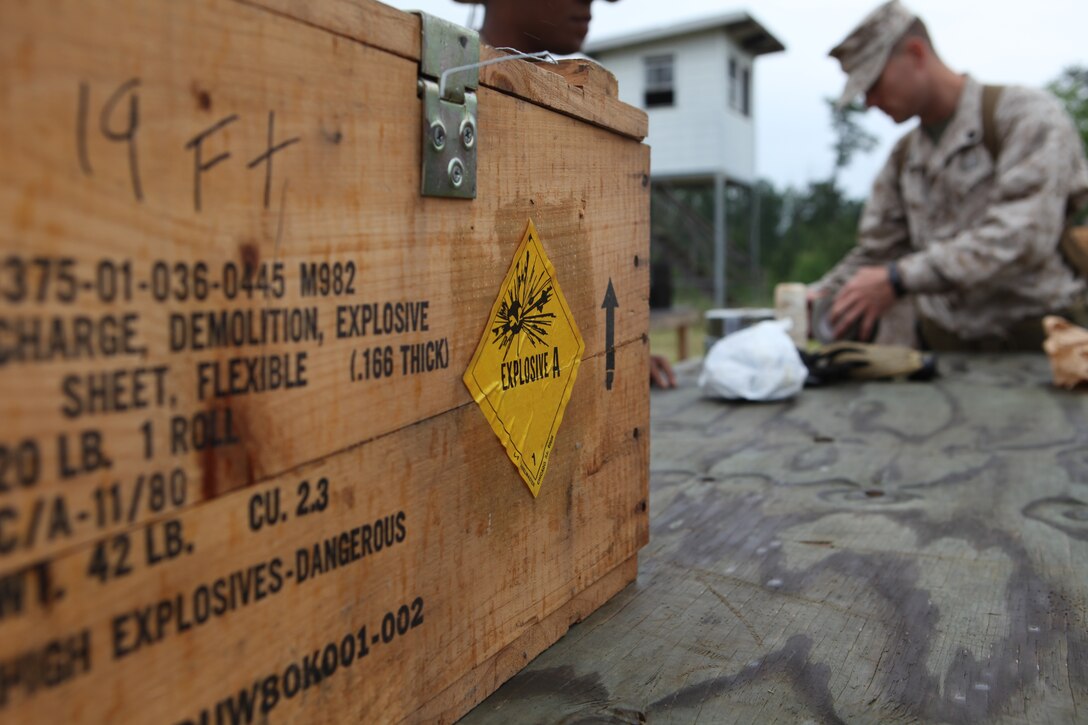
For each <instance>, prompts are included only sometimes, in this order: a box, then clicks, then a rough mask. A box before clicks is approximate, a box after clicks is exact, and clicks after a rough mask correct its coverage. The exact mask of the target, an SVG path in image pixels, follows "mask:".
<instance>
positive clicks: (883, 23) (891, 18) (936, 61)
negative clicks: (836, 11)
mask: <svg viewBox="0 0 1088 725" xmlns="http://www.w3.org/2000/svg"><path fill="white" fill-rule="evenodd" d="M830 55H831V57H833V58H835V59H837V60H838V61H839V63H840V65H841V66H842V69H843V72H845V73H846V74H847V79H846V88H845V89H844V91H843V94H842V96H841V97H840V98H839V100H838V103H839V105H840V106H845V105H847V104H849V103H850V102H852V101H853V100H854V99H855V98H857V97H858V96H859V95H861V94H864V95H865V104H866V106H869V107H872V106H876V107H877V108H879V109H880V110H881V111H883V112H884V113H886V114H887V115H888V116H890V117H891V118H892V119H893V120H894V121H895V122H896V123H902V122H904V121H906V120H908V119H910V118H913V117H914V116H918V115H921V114H922V113H923V112H924V110H925V109H926V108H927V107H929V106H930V105H931V104H932V102H933V96H934V88H935V85H934V80H935V78H936V77H937V75H938V71H939V70H940V69H943V68H944V65H943V63H942V62H941V60H940V58H939V57H938V56H937V54H936V52H935V51H934V50H933V44H932V42H931V41H930V38H929V31H927V30H926V26H925V24H924V23H923V22H922V21H921V20H920V19H919V18H918V17H916V16H915V15H914V14H913V13H911V12H910V11H909V10H907V9H906V8H905V7H904V6H903V5H902V4H901V3H900V2H899V0H891V1H890V2H887V3H885V4H883V5H881V6H880V7H878V8H877V9H876V10H874V11H873V12H871V13H870V14H869V15H868V16H866V18H865V19H864V20H862V21H861V23H860V24H859V25H858V26H857V27H856V28H855V29H854V30H853V32H851V33H850V34H849V35H848V36H846V38H845V39H844V40H843V41H842V42H841V43H839V44H838V45H837V46H835V47H834V48H833V49H832V50H831V53H830Z"/></svg>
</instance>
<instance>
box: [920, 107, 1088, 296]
mask: <svg viewBox="0 0 1088 725" xmlns="http://www.w3.org/2000/svg"><path fill="white" fill-rule="evenodd" d="M1004 100H1005V97H1004V96H1003V97H1002V101H1004ZM1017 100H1019V99H1017ZM1025 100H1026V101H1029V102H1031V106H1030V107H1029V108H1025V107H1024V106H1026V105H1027V104H1026V103H1025V104H1024V105H1023V106H1020V107H1017V106H1018V104H1016V103H1015V101H1014V103H1013V105H1012V106H1011V107H1006V108H1005V109H1002V108H1001V105H1002V104H999V106H998V113H997V117H996V119H995V120H996V123H997V128H998V132H999V134H1000V135H1001V138H1002V144H1001V154H1000V158H998V160H997V167H996V168H995V170H994V176H995V179H994V185H993V190H992V192H991V201H990V205H989V208H988V209H987V210H986V213H985V215H984V217H983V219H982V220H981V222H980V223H979V224H977V225H975V226H973V227H972V228H970V229H967V230H964V231H963V232H961V233H960V234H959V235H957V236H956V237H954V238H952V239H951V240H949V241H948V242H946V243H943V244H938V245H932V246H930V247H929V248H927V249H924V250H922V251H918V252H915V253H913V254H910V255H908V256H906V257H904V258H903V259H902V260H900V262H899V274H900V276H901V278H902V280H903V285H904V287H905V288H906V289H907V290H909V291H910V292H923V293H936V292H946V291H950V290H955V289H967V288H970V287H972V286H974V285H977V284H980V283H989V282H992V281H993V280H1000V279H1002V278H1010V277H1013V276H1015V275H1017V274H1018V273H1019V272H1020V271H1021V270H1023V269H1024V268H1027V267H1031V266H1034V265H1036V264H1038V263H1039V262H1040V261H1042V260H1043V259H1045V258H1046V257H1048V256H1051V255H1053V254H1055V248H1056V245H1057V242H1058V238H1059V237H1060V236H1061V229H1062V226H1063V225H1064V223H1065V211H1066V209H1065V207H1066V200H1067V197H1068V195H1069V188H1068V185H1069V179H1070V176H1071V174H1070V167H1071V165H1072V164H1073V163H1075V159H1076V154H1078V153H1081V150H1080V143H1079V139H1078V138H1077V137H1076V135H1075V132H1074V131H1073V128H1072V124H1071V123H1070V122H1069V120H1068V118H1067V117H1066V116H1065V114H1064V113H1063V112H1062V111H1061V109H1060V107H1059V106H1058V104H1057V102H1056V101H1050V100H1049V99H1041V98H1039V97H1037V96H1034V97H1028V98H1027V99H1025ZM1002 110H1004V111H1005V112H1004V113H1002ZM1002 116H1004V118H1002Z"/></svg>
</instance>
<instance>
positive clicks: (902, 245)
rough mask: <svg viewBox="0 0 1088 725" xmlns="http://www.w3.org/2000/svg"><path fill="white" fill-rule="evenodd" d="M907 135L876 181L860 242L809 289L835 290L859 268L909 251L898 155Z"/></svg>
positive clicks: (860, 228) (860, 225) (864, 214)
mask: <svg viewBox="0 0 1088 725" xmlns="http://www.w3.org/2000/svg"><path fill="white" fill-rule="evenodd" d="M908 139H909V136H904V137H903V138H901V139H900V140H899V143H897V144H896V145H895V149H894V150H893V151H892V153H891V154H890V155H889V156H888V160H887V161H886V162H885V163H884V168H883V169H881V170H880V173H879V174H877V177H876V181H875V182H873V190H872V192H871V193H870V194H869V199H868V201H866V202H865V208H864V210H863V211H862V213H861V220H860V222H859V223H858V243H857V244H856V245H855V246H854V248H853V249H851V250H850V251H849V252H848V253H847V254H846V256H845V257H843V258H842V259H841V260H839V263H838V264H836V265H835V266H834V267H833V268H832V269H831V271H829V272H828V273H827V274H825V275H824V276H823V277H821V278H820V279H819V280H818V281H816V282H814V283H813V284H812V285H811V286H810V288H809V290H810V292H813V293H815V294H817V295H822V294H824V293H831V294H834V293H836V292H837V291H838V290H839V288H841V287H842V286H843V285H844V284H846V283H847V282H848V281H849V280H850V278H851V277H853V276H854V274H855V273H857V271H858V270H859V269H860V268H862V267H866V266H872V265H878V264H879V265H882V264H887V263H888V262H890V261H892V260H893V259H898V258H899V257H901V256H903V255H904V254H906V253H907V252H909V251H910V233H909V229H908V227H907V215H906V210H905V208H904V206H903V199H902V197H901V196H900V193H899V180H898V179H897V178H896V177H897V175H898V173H899V169H900V163H899V161H898V160H897V157H898V156H899V155H900V148H901V147H902V146H903V145H904V144H906V143H908V142H909V141H908Z"/></svg>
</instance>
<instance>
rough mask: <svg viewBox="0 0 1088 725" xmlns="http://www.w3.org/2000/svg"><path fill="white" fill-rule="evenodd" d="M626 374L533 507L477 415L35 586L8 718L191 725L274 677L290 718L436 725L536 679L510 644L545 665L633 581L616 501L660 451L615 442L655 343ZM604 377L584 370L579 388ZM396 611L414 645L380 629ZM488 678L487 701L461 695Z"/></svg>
mask: <svg viewBox="0 0 1088 725" xmlns="http://www.w3.org/2000/svg"><path fill="white" fill-rule="evenodd" d="M617 356H618V358H619V360H618V372H619V375H618V376H617V381H620V380H625V381H627V382H626V383H623V384H622V385H623V386H624V387H623V388H621V389H619V390H616V391H615V392H616V393H619V394H618V395H615V396H614V397H609V398H607V399H606V400H607V401H608V402H607V403H606V404H605V405H602V404H601V403H600V401H599V400H596V399H594V398H593V397H591V396H589V395H576V396H574V397H573V398H572V403H571V408H570V410H569V411H568V416H569V418H570V420H568V421H567V423H568V425H564V426H563V428H561V429H560V433H559V436H558V439H557V443H556V454H555V455H554V456H553V466H554V469H553V470H552V471H551V472H550V474H549V477H550V480H549V481H548V483H547V485H546V486H545V488H544V489H543V490H542V492H541V495H540V497H539V498H538V499H533V498H532V497H531V496H529V495H528V494H527V492H526V491H525V490H524V486H523V484H522V483H521V481H520V479H519V478H518V475H517V473H516V471H515V470H514V469H513V467H512V466H511V465H510V463H509V461H507V460H506V457H505V455H503V453H502V450H501V448H499V445H498V442H497V441H496V440H495V439H494V435H493V434H492V433H491V431H490V428H488V426H487V423H486V421H484V419H483V416H482V415H480V413H479V411H478V410H476V409H475V407H474V406H472V405H465V406H461V407H459V408H458V409H456V410H453V411H450V412H448V413H446V414H444V415H442V416H438V417H435V418H431V419H428V420H425V421H422V422H420V423H419V424H417V425H414V426H410V427H407V428H405V429H402V430H400V431H398V432H396V433H393V434H390V435H388V436H383V437H381V438H379V439H377V440H375V441H373V442H370V443H367V444H365V445H361V446H358V447H355V448H353V449H351V450H349V451H346V452H344V453H341V454H338V455H336V456H332V457H329V458H327V459H325V460H323V461H320V462H317V463H312V464H307V465H305V466H303V467H300V468H299V469H297V470H295V471H293V472H291V473H288V474H285V475H283V476H279V477H277V478H275V479H273V480H272V481H270V482H268V483H265V484H260V485H258V486H256V487H254V488H250V489H246V490H243V491H235V492H233V493H231V494H228V495H225V496H221V497H220V498H218V499H216V500H214V501H211V502H208V503H205V504H203V505H201V506H198V507H194V508H192V509H189V510H186V511H183V512H182V513H180V514H179V515H177V516H171V517H168V518H164V519H160V520H157V521H155V522H153V523H151V524H148V525H145V526H141V527H138V528H135V529H132V530H129V531H126V532H123V533H121V534H119V535H116V536H114V537H109V538H107V539H103V540H101V541H100V542H97V543H95V544H92V545H86V546H82V547H78V548H76V549H75V550H73V551H72V552H70V553H66V554H64V555H62V556H60V557H57V558H56V559H54V560H51V561H49V562H48V563H47V564H46V565H45V568H44V569H42V570H40V571H39V570H37V569H32V570H29V571H28V572H27V573H26V574H25V576H24V580H25V582H24V583H25V585H26V591H25V594H24V598H23V600H22V606H21V611H19V612H18V613H17V616H15V617H14V618H11V617H10V616H5V618H4V619H3V621H2V622H0V671H2V672H3V673H4V674H5V677H6V680H5V685H6V687H5V688H4V690H3V692H4V695H5V699H6V701H5V702H4V703H3V704H4V705H6V709H5V710H4V713H5V717H8V716H10V717H12V718H14V721H16V722H31V721H45V722H75V721H87V722H103V721H106V720H117V721H132V720H136V719H139V720H151V721H155V720H167V719H169V720H174V721H180V720H183V719H185V718H191V719H193V720H194V721H198V719H199V717H200V712H201V710H203V709H207V710H208V711H209V712H211V713H212V717H213V718H214V717H215V715H214V713H215V712H216V708H219V707H222V708H237V707H240V706H241V705H240V702H241V700H239V699H238V697H242V696H239V695H238V693H240V692H253V688H255V687H256V688H257V689H256V691H257V693H258V695H257V699H258V702H261V701H262V700H260V697H263V689H262V688H263V687H264V685H263V682H264V680H265V679H266V678H269V677H273V678H276V684H275V685H274V687H275V688H278V690H279V693H280V695H279V697H278V699H277V700H276V703H275V705H274V708H273V709H274V710H275V716H276V718H278V719H286V720H292V719H296V718H300V719H306V720H311V721H328V722H333V721H344V720H348V719H355V718H358V717H364V716H366V715H368V714H369V715H371V716H376V717H378V718H379V719H381V720H383V721H392V722H395V721H398V720H400V719H402V718H405V717H409V716H410V715H411V714H412V712H413V711H414V710H415V709H416V708H417V707H419V706H420V705H423V704H425V703H428V701H430V700H431V699H432V698H437V701H436V702H435V703H434V705H433V706H431V707H430V709H429V710H427V711H426V712H433V713H434V714H435V715H436V716H440V717H441V718H442V719H444V720H446V721H449V720H451V719H454V718H456V717H457V716H459V715H460V714H462V713H463V712H464V710H465V709H467V708H468V707H471V706H472V705H473V704H475V702H477V701H478V700H479V699H480V698H482V697H483V696H484V695H485V694H486V693H487V692H488V691H489V690H487V689H486V688H487V687H489V686H491V685H493V684H496V683H497V682H501V681H502V680H503V679H505V678H507V677H509V676H510V675H511V674H513V672H514V671H516V669H517V667H520V666H522V665H523V664H524V663H525V661H526V660H525V659H524V658H522V660H521V661H520V662H518V661H516V659H515V660H511V659H510V657H509V654H508V652H509V650H508V648H509V647H510V646H511V643H513V642H517V641H519V639H520V638H526V639H525V641H524V642H523V643H522V645H524V647H526V648H527V649H526V650H525V651H532V650H534V649H535V650H536V651H539V650H540V649H542V648H543V646H545V645H546V644H548V643H550V642H551V641H554V638H555V637H557V636H559V634H561V633H562V632H563V631H564V630H565V626H563V625H562V622H563V621H564V617H567V616H570V615H571V614H572V613H578V614H580V615H582V616H584V614H585V613H586V612H587V611H588V610H587V608H586V607H587V605H597V604H599V603H600V602H601V601H602V600H603V597H604V596H607V594H610V593H612V592H614V591H616V590H618V589H619V588H620V586H622V584H625V583H626V582H627V581H628V580H629V579H628V577H629V576H630V575H631V574H633V570H632V569H631V568H630V566H628V567H627V568H623V565H624V563H625V562H627V561H629V560H630V559H631V557H633V556H634V554H635V552H636V551H637V550H638V548H639V547H640V546H641V545H642V544H644V543H645V541H646V538H647V535H648V530H647V527H646V520H645V518H644V517H642V516H640V515H639V514H640V513H641V512H642V511H644V510H645V507H646V499H645V497H646V493H647V492H646V490H645V487H644V486H638V485H634V486H632V485H624V486H619V485H616V482H617V481H638V479H639V478H640V471H642V470H645V466H646V462H647V456H648V443H647V439H646V436H645V435H637V436H636V435H635V434H634V431H633V430H627V429H626V428H620V427H619V426H615V425H608V424H607V421H616V420H639V419H643V420H644V419H645V410H642V411H640V410H639V406H640V405H642V406H644V405H645V402H646V401H645V396H637V395H624V393H626V392H630V391H632V390H633V389H635V388H640V389H645V387H646V383H645V377H646V376H647V375H648V370H647V368H646V355H645V351H644V350H643V349H642V343H640V342H633V343H628V344H627V345H625V346H623V347H622V348H620V350H618V351H617ZM587 367H589V366H587ZM639 373H643V374H642V375H639ZM603 378H604V370H603V369H599V368H590V369H588V370H587V371H586V373H585V375H584V377H581V378H580V379H579V382H578V383H577V384H576V385H578V386H581V387H582V388H583V389H584V388H603ZM618 384H619V383H618ZM579 392H581V391H579ZM640 400H641V402H640ZM480 450H484V451H487V452H488V455H481V454H479V453H478V452H477V451H480ZM360 472H371V473H367V474H361V473H360ZM304 481H305V482H309V484H310V486H309V488H308V489H306V488H304V487H303V483H302V482H304ZM322 481H327V482H328V483H327V486H324V487H323V486H321V483H320V482H322ZM307 491H308V492H307ZM379 541H381V542H382V543H378V542H379ZM327 542H332V543H331V544H330V543H327ZM329 546H331V547H333V549H334V550H335V557H334V558H335V561H336V564H335V565H334V566H329V564H328V559H327V557H328V555H329V554H328V552H329V549H327V548H326V547H329ZM318 561H324V562H326V563H325V564H324V568H319V565H318ZM617 567H620V572H618V575H617V574H613V572H615V570H616V569H617ZM610 574H611V575H612V576H610ZM39 579H42V580H44V581H47V582H48V592H47V596H46V601H45V602H42V601H39V600H37V599H36V591H37V590H36V589H35V588H34V587H35V585H36V584H37V583H38V581H39ZM602 579H603V580H607V581H606V582H605V583H604V584H602V586H601V587H600V588H598V589H597V590H595V591H593V592H590V593H589V594H588V595H586V596H587V598H586V599H584V600H582V599H579V592H581V591H582V590H583V589H585V588H586V587H587V586H588V585H589V583H591V582H596V581H598V580H602ZM571 600H578V603H576V604H570V602H571ZM401 605H406V606H407V607H408V608H409V611H410V613H411V622H410V624H411V623H412V622H417V621H418V626H415V625H412V626H409V627H407V628H406V631H400V630H395V631H394V630H391V629H390V627H392V626H393V625H385V623H384V622H383V620H384V619H385V616H384V615H385V613H386V612H392V613H393V615H394V617H396V616H397V615H398V614H399V610H400V607H401ZM557 613H558V614H557ZM569 623H570V621H569V619H568V620H566V624H567V625H569ZM383 626H385V627H386V628H385V629H383ZM398 626H399V625H398ZM362 627H366V628H367V631H366V636H365V637H363V639H362V640H361V642H360V641H359V639H358V635H359V632H360V630H361V628H362ZM270 633H275V636H268V635H269V634H270ZM353 634H354V635H356V644H355V645H351V646H354V647H355V652H354V654H353V655H352V656H350V657H349V656H348V655H347V652H348V649H347V648H348V647H349V645H344V647H345V649H344V650H343V651H342V652H341V654H342V655H343V659H342V661H341V664H340V665H337V666H336V667H335V668H334V667H333V665H332V664H330V665H329V667H328V669H329V670H330V672H328V673H325V676H324V677H321V678H320V680H321V681H320V683H317V682H314V683H313V686H314V687H315V688H317V692H316V693H313V694H311V695H310V696H309V697H298V698H294V697H293V696H291V697H289V696H288V694H289V693H292V687H293V685H294V684H295V683H294V682H293V680H292V679H291V678H292V677H293V676H294V675H291V674H288V670H289V669H290V668H291V666H292V664H299V665H300V666H301V662H302V658H304V657H305V656H309V655H312V654H313V653H314V652H315V651H316V652H320V653H322V654H323V653H324V650H325V647H326V645H327V644H329V643H334V644H336V645H338V646H339V645H340V644H342V642H343V641H344V638H346V637H348V636H349V635H353ZM387 635H388V636H387ZM83 637H86V638H87V641H88V642H89V647H88V649H89V652H90V654H89V655H88V656H87V657H86V659H84V658H83V657H73V658H71V659H70V660H69V659H66V660H65V663H66V664H68V663H71V664H72V666H71V669H70V670H67V669H66V670H64V671H65V672H67V673H68V676H66V677H64V678H61V679H60V680H59V682H56V683H53V686H52V687H49V686H46V685H44V684H43V683H42V682H41V681H40V680H37V681H36V680H35V679H34V677H33V676H32V675H33V669H32V664H33V661H34V660H33V659H32V658H33V657H36V656H40V655H41V653H42V652H43V651H45V650H46V648H48V647H49V646H50V644H51V643H53V642H56V641H60V642H63V643H65V651H67V649H68V643H69V642H70V641H71V640H72V639H78V641H79V642H82V641H83V639H82V638H83ZM375 637H378V639H377V640H375V639H374V638H375ZM362 645H367V646H368V648H369V650H370V652H369V653H368V654H366V655H365V656H364V655H363V654H362V653H363V647H362ZM522 645H518V646H522ZM80 651H82V650H80ZM534 653H535V652H534ZM496 658H498V659H496ZM20 662H23V663H29V664H23V665H22V666H20V664H19V663H20ZM85 663H86V664H85ZM345 663H347V664H345ZM515 665H516V666H515ZM480 667H483V668H484V669H483V670H481V673H480V674H478V675H472V677H475V678H477V679H479V680H480V681H481V683H482V684H481V686H478V687H477V688H476V689H474V690H473V691H471V692H456V691H455V690H451V688H452V686H453V685H454V684H455V683H456V682H457V681H459V680H460V679H461V678H462V677H463V676H464V674H465V673H469V672H470V671H473V670H475V669H478V668H480ZM303 670H305V668H304V667H303ZM337 672H340V673H342V674H339V675H337V674H336V673H337ZM13 673H19V674H20V675H21V678H20V677H15V676H13ZM303 682H304V683H305V682H307V680H303ZM256 683H260V686H258V685H257V684H256ZM318 684H320V687H317V685H318ZM269 687H273V686H272V685H270V686H269ZM306 689H309V688H308V687H307V688H306ZM444 691H449V692H444ZM300 692H304V690H302V691H300ZM96 693H99V694H98V695H96ZM102 693H106V694H102ZM231 698H234V699H231ZM242 699H244V697H243V698H242ZM228 700H230V704H223V705H222V706H220V705H219V704H218V703H220V702H224V703H226V702H227V701H228Z"/></svg>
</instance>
